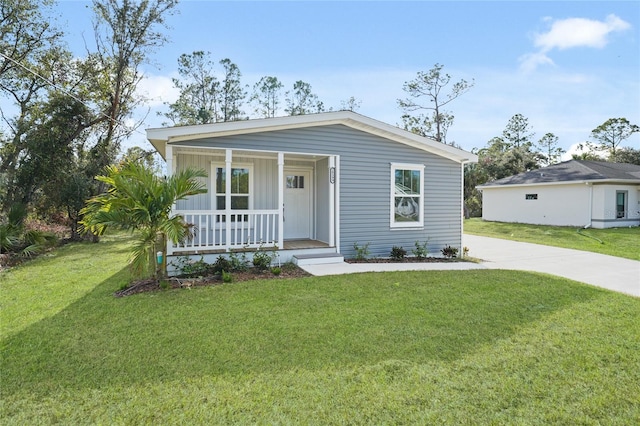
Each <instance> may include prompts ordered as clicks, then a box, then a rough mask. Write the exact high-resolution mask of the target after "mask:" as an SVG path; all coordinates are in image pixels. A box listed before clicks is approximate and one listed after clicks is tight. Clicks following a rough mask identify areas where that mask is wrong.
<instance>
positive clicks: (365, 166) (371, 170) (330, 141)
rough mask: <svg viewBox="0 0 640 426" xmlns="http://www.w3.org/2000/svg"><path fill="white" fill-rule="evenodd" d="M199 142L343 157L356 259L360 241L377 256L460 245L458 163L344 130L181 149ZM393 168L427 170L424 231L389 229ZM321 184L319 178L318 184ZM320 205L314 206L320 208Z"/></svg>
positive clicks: (343, 222) (347, 243) (349, 239)
mask: <svg viewBox="0 0 640 426" xmlns="http://www.w3.org/2000/svg"><path fill="white" fill-rule="evenodd" d="M196 143H197V144H198V145H199V146H210V147H221V148H224V147H232V148H236V149H262V150H270V151H285V152H290V153H295V152H299V153H305V154H307V153H312V154H318V155H320V156H322V155H340V181H339V182H337V184H338V185H339V186H340V206H341V212H340V232H341V235H340V238H341V241H340V244H341V251H342V253H343V254H344V255H345V256H347V257H352V256H354V254H355V251H354V249H353V244H354V243H356V242H357V243H358V244H360V245H364V244H366V243H370V246H369V249H370V251H371V254H372V255H374V256H389V253H390V251H391V248H392V247H393V246H394V245H395V246H402V247H404V248H405V249H406V250H407V251H408V252H409V253H410V252H411V251H410V250H411V248H413V247H414V243H415V242H416V241H420V242H421V243H422V242H424V241H427V240H428V241H429V249H430V251H431V252H432V253H435V252H438V253H439V250H440V249H441V248H442V247H444V246H446V245H451V246H454V247H460V246H461V215H462V182H461V179H462V178H461V168H462V165H461V164H458V163H456V162H455V161H451V160H448V159H445V158H443V157H440V156H438V155H435V154H430V153H427V152H424V151H422V150H419V149H416V148H413V147H410V146H406V145H403V144H400V143H397V142H393V141H390V140H388V139H385V138H382V137H378V136H375V135H371V134H369V133H365V132H362V131H358V130H355V129H351V128H349V127H347V126H343V125H333V126H320V127H315V128H305V129H291V130H283V131H273V132H264V133H254V134H247V135H241V136H228V137H220V138H211V139H202V140H200V141H198V142H189V143H181V144H178V145H190V146H193V145H194V144H196ZM391 163H412V164H424V166H425V169H424V170H425V172H424V206H423V208H424V212H425V217H424V227H423V228H410V229H391V228H390V217H389V216H390V213H389V212H390V202H391V192H390V191H391V174H390V173H391ZM287 164H289V163H288V162H287ZM320 169H322V167H318V168H317V170H316V172H317V173H320ZM323 180H325V179H324V178H321V177H320V176H319V175H318V179H317V182H322V181H323ZM325 182H326V180H325ZM318 195H320V193H318ZM318 205H319V203H316V207H317V208H318V207H319V206H318ZM320 228H321V222H320V221H318V229H320Z"/></svg>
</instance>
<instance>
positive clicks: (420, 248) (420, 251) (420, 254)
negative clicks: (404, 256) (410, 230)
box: [411, 240, 429, 260]
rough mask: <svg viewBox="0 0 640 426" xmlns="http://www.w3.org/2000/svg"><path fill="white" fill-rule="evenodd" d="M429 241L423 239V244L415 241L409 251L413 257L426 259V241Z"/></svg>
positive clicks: (427, 251)
mask: <svg viewBox="0 0 640 426" xmlns="http://www.w3.org/2000/svg"><path fill="white" fill-rule="evenodd" d="M428 242H429V241H428V240H427V241H425V242H424V243H423V244H420V242H419V241H416V243H415V247H416V248H414V249H413V250H411V252H412V253H413V255H414V256H415V257H417V258H418V259H419V260H423V259H426V257H427V255H429V250H427V243H428Z"/></svg>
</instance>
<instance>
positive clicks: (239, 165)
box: [211, 161, 254, 223]
mask: <svg viewBox="0 0 640 426" xmlns="http://www.w3.org/2000/svg"><path fill="white" fill-rule="evenodd" d="M218 169H223V170H225V169H226V166H225V164H224V163H217V162H213V161H212V162H211V189H212V191H211V193H212V199H211V206H213V210H215V211H221V209H219V208H218V197H219V196H223V195H224V196H226V194H225V193H218V192H217V189H218V188H217V185H216V183H217V182H216V179H217V172H218ZM233 169H248V170H249V193H248V194H247V195H248V196H249V207H248V209H247V212H249V211H250V210H253V193H254V190H253V173H254V172H253V164H252V163H231V170H233ZM225 179H226V177H225ZM236 195H240V194H236ZM231 196H232V197H233V194H231ZM233 223H236V222H233ZM241 223H243V222H241Z"/></svg>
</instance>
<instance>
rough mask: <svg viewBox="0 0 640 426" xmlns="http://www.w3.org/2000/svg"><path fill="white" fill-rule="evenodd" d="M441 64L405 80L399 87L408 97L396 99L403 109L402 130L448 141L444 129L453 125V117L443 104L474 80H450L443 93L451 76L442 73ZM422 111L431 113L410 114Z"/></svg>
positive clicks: (467, 88)
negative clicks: (449, 88) (409, 79)
mask: <svg viewBox="0 0 640 426" xmlns="http://www.w3.org/2000/svg"><path fill="white" fill-rule="evenodd" d="M443 67H444V66H443V65H440V64H435V65H434V66H433V68H432V69H431V70H429V71H428V72H422V71H419V72H418V74H417V77H416V78H415V79H414V80H411V81H408V82H405V83H404V85H403V86H402V90H404V91H405V92H406V93H407V94H408V95H409V97H407V98H405V99H398V106H399V107H400V109H402V110H403V112H404V114H403V116H402V120H403V122H404V126H405V129H407V130H409V131H412V132H414V133H418V134H421V135H423V136H428V137H431V138H433V139H435V140H437V141H439V142H442V143H447V141H446V134H447V130H448V128H449V127H450V126H451V125H452V124H453V119H454V116H453V115H452V114H450V113H449V112H447V111H445V110H443V107H444V106H445V105H447V104H449V103H450V102H452V101H453V100H454V99H457V98H458V97H460V96H461V95H462V94H464V93H466V92H468V91H469V90H470V89H471V88H472V87H473V85H474V81H473V80H471V82H468V81H466V80H464V79H462V80H460V81H458V82H456V83H453V86H451V90H450V91H449V92H444V90H445V88H446V87H447V86H448V85H449V83H450V82H451V76H450V75H449V74H446V73H444V72H442V68H443ZM422 110H427V111H431V113H430V114H428V115H425V114H419V115H418V116H417V117H416V116H413V115H412V114H411V113H412V112H414V111H422Z"/></svg>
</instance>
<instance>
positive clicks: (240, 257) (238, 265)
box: [229, 252, 249, 272]
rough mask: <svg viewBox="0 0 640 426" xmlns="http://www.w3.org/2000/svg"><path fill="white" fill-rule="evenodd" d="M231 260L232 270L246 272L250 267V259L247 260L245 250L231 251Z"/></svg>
mask: <svg viewBox="0 0 640 426" xmlns="http://www.w3.org/2000/svg"><path fill="white" fill-rule="evenodd" d="M229 262H230V263H231V268H230V270H231V271H235V272H244V271H246V270H247V269H249V261H248V260H247V255H246V253H244V252H242V253H240V254H238V253H235V252H231V254H230V255H229Z"/></svg>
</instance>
